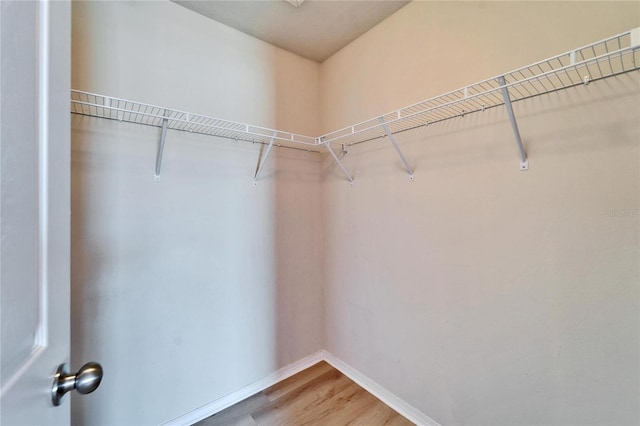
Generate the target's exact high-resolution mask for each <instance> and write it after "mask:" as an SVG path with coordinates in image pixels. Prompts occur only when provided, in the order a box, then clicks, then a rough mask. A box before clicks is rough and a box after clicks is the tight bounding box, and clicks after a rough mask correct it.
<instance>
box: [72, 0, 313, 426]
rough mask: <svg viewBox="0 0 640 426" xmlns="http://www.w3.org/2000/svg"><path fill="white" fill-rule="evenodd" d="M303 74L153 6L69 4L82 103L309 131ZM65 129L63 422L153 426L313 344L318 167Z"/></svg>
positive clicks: (78, 120)
mask: <svg viewBox="0 0 640 426" xmlns="http://www.w3.org/2000/svg"><path fill="white" fill-rule="evenodd" d="M319 71H320V67H319V65H318V64H316V63H314V62H311V61H308V60H304V59H302V58H300V57H297V56H295V55H293V54H290V53H287V52H284V51H282V50H280V49H277V48H275V47H273V46H270V45H268V44H265V43H263V42H261V41H258V40H256V39H253V38H251V37H248V36H246V35H243V34H241V33H239V32H237V31H234V30H231V29H229V28H227V27H224V26H222V25H219V24H217V23H215V22H214V21H211V20H209V19H207V18H204V17H202V16H200V15H197V14H195V13H193V12H191V11H189V10H187V9H185V8H183V7H180V6H178V5H176V4H173V3H169V2H75V3H74V4H73V84H72V87H73V88H76V89H81V90H87V91H94V92H97V93H105V94H109V95H112V96H122V97H126V98H130V99H134V100H139V101H142V102H148V103H155V104H159V105H166V106H168V107H172V108H176V109H184V110H187V111H193V112H199V113H204V114H210V115H213V116H219V117H221V118H227V119H231V120H237V121H245V122H248V123H251V124H257V125H263V126H273V127H276V128H282V129H287V130H290V131H297V132H300V133H303V134H311V135H315V134H317V133H318V132H319V120H318V117H319V113H318V110H317V102H316V101H317V99H318V97H319ZM159 133H160V132H159V129H157V128H151V127H149V128H146V127H144V126H139V125H133V124H127V123H118V122H112V121H107V120H102V119H94V118H88V117H79V116H72V306H73V312H72V324H73V326H72V335H73V342H72V346H73V351H72V352H73V353H72V364H73V367H74V368H78V367H79V366H80V365H81V364H82V363H84V362H86V361H89V360H96V361H99V362H101V363H102V365H103V367H104V370H105V377H104V380H103V382H102V384H101V386H100V389H99V390H98V391H96V392H95V393H93V394H91V395H87V396H81V397H80V396H77V395H74V396H73V401H72V410H73V423H74V424H113V425H115V424H117V425H143V424H158V423H162V422H165V421H168V420H170V419H172V418H174V417H176V416H179V415H182V414H185V413H187V412H189V411H190V410H192V409H194V408H197V407H199V406H201V405H203V404H206V403H208V402H211V401H213V400H215V399H216V398H218V397H221V396H223V395H226V394H228V393H230V392H232V391H234V390H236V389H238V388H241V387H242V386H245V385H247V384H249V383H251V382H253V381H255V380H258V379H261V378H263V377H264V376H266V375H267V374H269V373H271V372H273V371H275V370H276V369H278V368H279V367H282V366H284V365H287V364H289V363H291V362H293V361H296V360H298V359H300V358H302V357H304V356H305V355H308V354H310V353H312V352H314V351H317V350H319V349H321V348H322V347H323V342H322V340H323V334H322V326H323V319H322V315H323V313H322V304H321V301H322V280H323V278H322V269H321V268H322V260H321V257H322V251H321V248H320V245H319V244H317V241H319V240H320V233H321V220H320V219H321V218H320V214H321V206H320V189H321V186H320V185H321V178H322V176H321V167H320V166H321V162H320V157H319V155H318V154H312V153H306V152H299V151H291V150H285V149H276V150H274V152H273V153H272V156H271V157H270V159H269V162H268V163H267V164H268V167H267V169H266V170H265V171H264V172H263V179H262V180H261V181H260V182H259V183H258V186H256V187H254V186H253V183H252V178H253V175H254V173H255V170H256V166H257V163H258V160H259V155H260V150H261V148H260V147H259V146H254V145H251V144H247V143H244V142H238V143H235V142H232V141H228V140H216V139H213V138H211V137H205V136H199V135H188V134H179V133H177V132H173V131H169V133H168V135H167V145H166V150H165V156H164V162H163V169H162V177H161V181H160V182H155V181H154V179H153V170H154V166H155V155H156V148H157V143H158V139H159Z"/></svg>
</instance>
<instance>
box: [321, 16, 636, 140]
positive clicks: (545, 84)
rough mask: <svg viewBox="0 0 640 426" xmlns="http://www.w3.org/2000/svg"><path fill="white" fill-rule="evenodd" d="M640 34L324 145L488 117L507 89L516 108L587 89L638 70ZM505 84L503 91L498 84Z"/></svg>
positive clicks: (444, 98) (441, 99) (372, 123)
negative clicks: (549, 95)
mask: <svg viewBox="0 0 640 426" xmlns="http://www.w3.org/2000/svg"><path fill="white" fill-rule="evenodd" d="M639 38H640V29H634V30H631V31H627V32H624V33H622V34H618V35H616V36H613V37H609V38H607V39H604V40H601V41H599V42H596V43H592V44H589V45H587V46H584V47H581V48H578V49H575V50H572V51H569V52H566V53H563V54H561V55H557V56H554V57H551V58H549V59H545V60H543V61H540V62H536V63H534V64H531V65H528V66H525V67H522V68H519V69H516V70H513V71H511V72H508V73H505V74H503V75H501V76H497V77H494V78H490V79H487V80H484V81H480V82H478V83H474V84H471V85H469V86H466V87H463V88H461V89H457V90H454V91H452V92H449V93H445V94H443V95H439V96H436V97H433V98H430V99H427V100H424V101H421V102H418V103H416V104H413V105H409V106H407V107H404V108H400V109H398V110H395V111H392V112H389V113H387V114H383V115H381V116H377V117H375V118H371V119H369V120H366V121H363V122H361V123H358V124H354V125H351V126H348V127H345V128H343V129H340V130H336V131H333V132H331V133H327V134H325V135H323V136H321V137H320V140H321V141H322V143H325V144H329V143H339V144H343V145H346V146H352V145H356V144H359V143H362V142H367V141H370V140H374V139H378V138H382V137H385V136H387V132H386V131H385V128H384V127H385V126H387V127H388V130H389V132H390V133H391V134H397V133H401V132H405V131H408V130H412V129H415V128H418V127H421V126H426V125H429V124H433V123H437V122H440V121H444V120H448V119H451V118H455V117H461V116H464V115H465V114H470V113H474V112H478V111H484V110H486V109H488V108H493V107H497V106H501V105H504V104H505V101H504V98H503V96H502V94H501V92H502V90H503V88H506V89H507V90H508V93H509V97H510V98H511V101H512V102H516V101H519V100H523V99H527V98H531V97H535V96H539V95H543V94H545V93H550V92H554V91H558V90H562V89H566V88H569V87H573V86H578V85H581V84H589V83H590V82H592V81H597V80H600V79H603V78H607V77H612V76H615V75H619V74H622V73H626V72H629V71H633V70H637V69H638V68H639V67H640V50H639V49H638V48H639V47H640V46H639V44H640V40H639ZM501 77H504V80H505V84H504V85H501V83H500V82H499V80H500V78H501Z"/></svg>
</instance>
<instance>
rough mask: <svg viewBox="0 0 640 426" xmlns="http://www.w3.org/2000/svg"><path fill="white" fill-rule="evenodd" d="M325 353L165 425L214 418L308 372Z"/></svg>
mask: <svg viewBox="0 0 640 426" xmlns="http://www.w3.org/2000/svg"><path fill="white" fill-rule="evenodd" d="M322 354H323V351H318V352H316V353H313V354H311V355H309V356H306V357H304V358H302V359H300V360H298V361H296V362H294V363H292V364H289V365H287V366H285V367H282V368H281V369H279V370H278V371H275V372H273V373H271V374H269V375H268V376H266V377H264V378H262V379H260V380H258V381H257V382H253V383H251V384H249V385H247V386H245V387H243V388H241V389H238V390H237V391H234V392H231V393H230V394H227V395H225V396H223V397H221V398H218V399H216V400H215V401H212V402H210V403H208V404H206V405H203V406H202V407H199V408H196V409H195V410H193V411H190V412H188V413H186V414H183V415H182V416H179V417H176V418H174V419H172V420H169V421H168V422H166V423H164V425H167V426H184V425H192V424H194V423H196V422H199V421H200V420H203V419H206V418H207V417H209V416H212V415H214V414H216V413H218V412H220V411H222V410H224V409H225V408H229V407H231V406H232V405H234V404H237V403H238V402H240V401H242V400H244V399H246V398H248V397H250V396H251V395H254V394H256V393H258V392H260V391H263V390H265V389H267V388H268V387H270V386H273V385H275V384H276V383H278V382H281V381H282V380H284V379H287V378H289V377H291V376H293V375H294V374H297V373H299V372H301V371H302V370H306V369H307V368H309V367H311V366H312V365H314V364H317V363H318V362H320V361H322V360H323V358H322Z"/></svg>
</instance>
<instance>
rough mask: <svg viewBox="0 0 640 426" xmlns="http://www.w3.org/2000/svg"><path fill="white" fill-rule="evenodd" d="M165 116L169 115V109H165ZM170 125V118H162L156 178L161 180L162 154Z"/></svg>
mask: <svg viewBox="0 0 640 426" xmlns="http://www.w3.org/2000/svg"><path fill="white" fill-rule="evenodd" d="M164 116H165V117H169V111H168V110H166V109H165V110H164ZM168 125H169V119H168V118H163V119H162V132H161V133H160V144H159V145H158V155H157V156H156V174H155V177H154V179H155V180H156V181H159V180H160V170H161V169H162V154H163V153H164V142H165V139H166V138H167V126H168Z"/></svg>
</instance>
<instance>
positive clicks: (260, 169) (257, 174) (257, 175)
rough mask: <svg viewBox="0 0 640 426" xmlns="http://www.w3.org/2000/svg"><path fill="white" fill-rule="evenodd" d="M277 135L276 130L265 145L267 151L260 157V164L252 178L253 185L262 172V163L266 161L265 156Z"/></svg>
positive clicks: (256, 182)
mask: <svg viewBox="0 0 640 426" xmlns="http://www.w3.org/2000/svg"><path fill="white" fill-rule="evenodd" d="M277 135H278V132H277V131H276V132H274V133H273V136H272V137H271V140H270V141H269V146H267V151H266V152H265V153H264V156H263V157H262V160H261V161H260V165H259V166H258V171H257V172H256V175H255V176H254V178H253V185H254V186H255V185H257V184H258V179H260V173H262V169H263V168H264V163H266V162H267V157H268V156H269V153H270V152H271V148H273V142H274V141H275V140H276V136H277Z"/></svg>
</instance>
